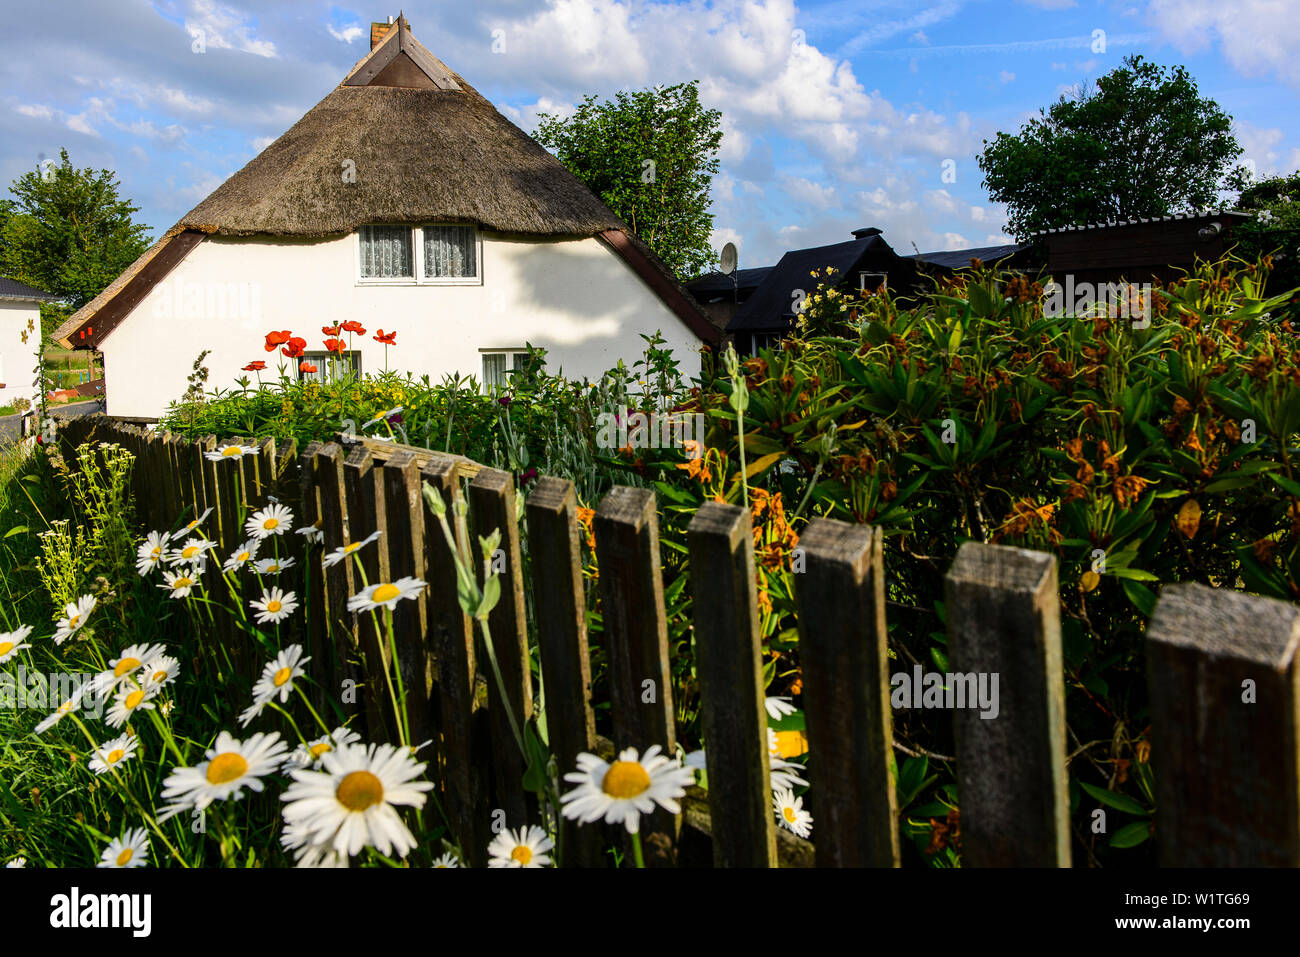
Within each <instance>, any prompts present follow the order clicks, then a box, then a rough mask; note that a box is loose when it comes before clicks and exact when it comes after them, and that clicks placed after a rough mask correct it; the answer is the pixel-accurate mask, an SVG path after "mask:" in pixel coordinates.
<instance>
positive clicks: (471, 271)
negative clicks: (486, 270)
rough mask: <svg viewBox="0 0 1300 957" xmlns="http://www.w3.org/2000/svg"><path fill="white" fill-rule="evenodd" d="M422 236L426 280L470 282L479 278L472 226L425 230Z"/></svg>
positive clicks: (428, 227) (434, 227)
mask: <svg viewBox="0 0 1300 957" xmlns="http://www.w3.org/2000/svg"><path fill="white" fill-rule="evenodd" d="M422 232H423V235H424V278H425V279H473V278H474V277H475V276H477V275H478V244H477V241H476V239H475V236H474V227H473V226H425V227H424V228H423V230H422Z"/></svg>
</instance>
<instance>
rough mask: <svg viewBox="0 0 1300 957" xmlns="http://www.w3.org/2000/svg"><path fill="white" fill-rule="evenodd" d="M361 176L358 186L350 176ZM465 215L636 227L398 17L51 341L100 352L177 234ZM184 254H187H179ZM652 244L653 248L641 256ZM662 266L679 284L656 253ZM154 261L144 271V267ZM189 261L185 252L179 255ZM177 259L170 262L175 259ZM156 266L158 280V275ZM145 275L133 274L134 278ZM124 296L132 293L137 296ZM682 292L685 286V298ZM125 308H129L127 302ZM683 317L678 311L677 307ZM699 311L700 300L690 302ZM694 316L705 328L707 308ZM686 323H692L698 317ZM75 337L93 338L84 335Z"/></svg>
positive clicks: (341, 230)
mask: <svg viewBox="0 0 1300 957" xmlns="http://www.w3.org/2000/svg"><path fill="white" fill-rule="evenodd" d="M350 170H355V177H354V178H353V181H348V179H349V177H348V176H345V172H348V171H350ZM433 221H436V222H464V223H472V224H475V225H477V226H479V227H481V228H483V229H487V230H491V231H496V232H502V233H509V234H515V235H525V236H550V237H557V238H559V237H589V236H596V235H599V234H601V233H604V232H606V231H608V230H618V231H621V232H624V233H627V234H629V235H630V233H631V230H630V229H629V228H628V227H627V226H626V225H625V224H624V223H623V222H622V221H621V220H620V219H619V218H618V217H617V216H615V215H614V213H613V212H612V211H611V210H610V209H609V208H608V207H607V206H605V204H604V203H602V202H601V201H600V199H599V198H598V197H596V196H595V194H593V193H592V192H591V190H589V189H588V188H587V187H586V185H584V184H583V183H582V182H581V181H580V180H578V178H577V177H575V176H574V175H573V174H572V173H570V172H569V171H568V170H567V169H565V168H564V166H563V164H561V163H560V161H559V160H557V159H556V158H555V157H554V156H552V155H551V154H550V153H548V152H547V151H546V150H545V149H544V148H543V147H542V146H541V145H540V144H539V143H537V142H536V141H535V140H533V139H532V138H531V137H529V136H528V135H527V134H526V133H524V131H523V130H521V129H519V128H518V127H517V126H515V125H514V124H513V123H511V122H510V121H509V120H508V119H506V118H505V117H504V116H502V115H501V113H500V112H498V111H497V109H496V108H495V107H494V106H492V104H491V103H489V102H488V101H487V100H486V99H485V98H484V97H483V96H482V95H480V94H479V92H478V91H477V90H475V89H474V88H473V87H472V86H470V85H469V84H468V83H467V82H465V80H464V79H463V78H462V77H460V76H459V75H457V74H456V73H454V72H452V71H451V70H450V69H448V68H447V67H446V65H445V64H443V63H442V62H441V61H440V60H438V59H437V58H436V57H434V56H433V55H432V54H431V53H429V51H428V50H426V49H425V48H424V47H423V46H421V45H420V44H419V43H418V41H416V40H415V39H414V38H413V37H412V36H411V34H410V27H409V26H408V25H407V24H406V22H405V20H404V19H399V20H398V23H397V24H396V25H395V26H394V28H393V29H392V30H391V32H390V35H389V36H388V37H387V38H385V39H384V40H383V41H382V42H381V43H380V44H379V45H377V46H376V47H375V48H374V49H373V50H372V51H371V52H370V53H369V54H368V55H367V56H366V57H364V58H362V60H360V61H359V62H358V63H357V65H356V66H355V67H353V69H352V71H351V72H350V73H349V74H348V76H347V77H346V78H344V80H343V82H342V83H340V84H339V85H338V86H337V87H336V88H335V89H334V90H333V92H331V93H330V94H329V95H328V96H326V97H325V99H323V100H321V101H320V102H319V103H318V104H316V106H314V107H312V109H311V110H310V111H308V112H307V114H306V115H305V116H304V117H303V118H302V119H300V120H299V121H298V122H297V123H295V124H294V125H293V126H292V127H290V128H289V130H288V131H287V132H285V133H284V135H282V136H281V137H280V138H279V139H277V140H276V141H275V142H273V143H272V144H271V145H270V146H268V147H266V149H264V150H263V151H262V152H261V153H259V154H258V155H257V156H256V157H254V158H253V159H252V160H251V161H250V162H249V163H248V164H247V165H246V166H245V167H244V168H243V169H241V170H239V171H238V172H237V173H235V174H234V175H233V176H231V177H230V178H229V179H228V180H226V181H225V182H224V183H222V184H221V185H220V186H219V187H217V189H216V190H215V191H214V192H213V193H212V194H211V195H210V196H208V197H207V198H206V199H205V200H203V202H201V203H199V205H197V206H195V207H194V209H192V210H190V212H188V213H186V214H185V215H184V216H183V217H181V219H180V221H179V222H178V223H176V225H175V226H173V227H172V228H171V229H169V230H168V231H167V232H166V233H165V234H164V236H163V237H162V239H160V240H159V242H158V243H157V244H156V245H155V246H154V247H152V248H151V249H150V250H149V251H148V252H146V253H145V254H144V255H143V256H141V257H140V259H139V260H137V261H136V262H135V263H133V264H132V265H131V266H130V267H129V268H128V269H127V270H126V272H124V273H123V274H122V275H121V276H120V277H118V279H117V280H115V281H114V283H113V284H112V285H110V286H109V287H108V288H107V289H105V290H104V292H103V293H101V294H100V295H99V296H97V297H96V298H95V299H94V300H93V301H91V302H89V303H87V304H86V305H85V306H84V307H82V308H81V309H80V310H78V311H77V313H76V314H75V315H73V316H72V317H71V318H70V319H69V320H68V321H67V322H66V323H64V325H63V326H61V327H60V328H59V330H58V331H57V332H56V333H55V338H56V339H57V340H59V341H61V342H63V343H64V344H65V345H68V346H73V347H75V346H78V345H80V346H93V345H97V344H98V341H99V340H100V339H101V338H102V336H103V335H104V334H106V333H107V332H108V331H109V329H111V328H112V326H114V325H116V323H117V322H118V321H120V319H121V318H122V316H121V315H117V314H116V313H117V312H119V311H120V312H122V313H123V314H124V313H125V312H129V308H122V309H116V310H109V312H110V315H109V319H110V320H111V322H102V321H101V322H96V323H93V325H94V326H98V327H99V328H98V329H95V334H94V335H93V336H92V335H90V334H89V333H88V330H87V328H83V327H88V326H89V325H90V324H91V320H93V319H94V318H95V317H96V315H97V314H99V313H100V311H101V310H103V309H104V307H105V306H108V305H110V304H112V303H114V300H115V299H117V298H118V297H119V295H120V294H124V287H127V286H128V285H130V286H132V287H133V289H134V287H138V286H142V285H145V284H148V285H152V282H153V281H157V279H160V278H161V274H159V273H160V272H161V270H164V269H167V270H169V269H170V268H171V267H172V266H174V265H175V263H176V262H179V261H180V260H179V258H177V257H175V256H171V257H167V259H166V260H165V259H163V256H162V252H163V250H164V249H166V248H167V246H168V245H169V244H172V243H174V242H175V241H176V240H177V239H181V238H183V237H187V236H189V237H191V239H190V244H191V246H192V245H193V244H194V240H195V239H197V238H201V236H202V235H203V234H208V235H211V234H216V235H222V236H286V237H288V236H293V237H304V238H313V237H314V238H326V237H332V236H342V235H346V234H348V233H350V232H352V231H353V230H355V229H357V228H358V227H359V226H363V225H367V224H382V223H394V224H396V223H411V224H416V223H423V222H433ZM185 251H186V252H188V249H186V250H185ZM644 251H647V252H648V250H644ZM649 255H650V259H651V262H652V263H653V265H654V268H655V269H656V270H658V271H659V272H662V273H663V274H664V275H665V277H667V278H668V279H669V280H670V282H671V283H672V284H673V285H675V286H676V288H677V289H678V290H680V289H681V287H680V284H678V283H677V281H676V279H675V277H672V275H671V273H670V271H669V270H667V268H666V267H665V266H664V265H663V264H662V262H660V261H659V260H658V258H657V257H655V256H654V254H653V253H650V254H649ZM155 258H157V259H158V260H159V261H158V262H155V263H154V265H153V266H152V267H151V268H150V269H149V270H148V271H146V272H144V273H143V274H142V270H145V269H146V267H148V266H149V264H150V262H151V261H153V260H155ZM181 258H183V254H182V257H181ZM171 259H175V262H171V264H170V265H167V262H168V260H171ZM155 274H159V275H155ZM137 275H139V280H138V281H137V282H135V283H132V280H133V279H135V278H136V277H137ZM131 292H132V290H126V291H125V296H126V298H127V299H130V298H135V297H134V295H132V294H131ZM683 298H687V299H688V298H689V297H685V294H684V293H683ZM118 305H119V306H123V307H125V306H128V305H129V303H126V302H121V303H118ZM673 308H674V311H677V312H679V314H681V307H680V305H673ZM690 308H691V309H692V310H694V311H695V312H696V313H698V309H695V307H694V305H693V303H692V305H691V307H690ZM698 318H699V319H700V320H701V321H704V322H706V323H707V320H704V319H703V314H702V313H700V314H699V316H698ZM683 320H684V321H687V322H688V324H690V325H691V326H692V327H695V326H696V323H695V321H694V317H691V316H686V315H683ZM81 333H87V334H85V335H82V334H81Z"/></svg>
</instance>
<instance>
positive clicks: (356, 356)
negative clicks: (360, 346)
mask: <svg viewBox="0 0 1300 957" xmlns="http://www.w3.org/2000/svg"><path fill="white" fill-rule="evenodd" d="M304 362H306V363H307V364H308V365H312V366H315V367H316V371H315V372H303V371H302V364H303V363H304ZM331 362H332V363H333V365H331V364H330V363H331ZM346 375H352V376H355V377H356V378H358V379H360V378H361V352H360V351H359V350H356V349H353V350H352V351H351V352H307V353H304V354H303V356H302V358H300V359H299V360H298V381H299V382H325V381H327V379H328V378H333V377H335V376H346Z"/></svg>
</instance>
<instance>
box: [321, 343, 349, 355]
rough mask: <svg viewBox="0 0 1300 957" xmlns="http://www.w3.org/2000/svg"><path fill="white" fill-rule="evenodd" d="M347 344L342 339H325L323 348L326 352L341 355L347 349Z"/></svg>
mask: <svg viewBox="0 0 1300 957" xmlns="http://www.w3.org/2000/svg"><path fill="white" fill-rule="evenodd" d="M347 348H348V344H347V343H346V342H344V341H343V340H342V339H326V340H325V349H326V351H327V352H337V353H339V354H340V355H342V354H343V353H344V352H346V351H347Z"/></svg>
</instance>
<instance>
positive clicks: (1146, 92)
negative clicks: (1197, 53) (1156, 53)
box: [979, 56, 1247, 239]
mask: <svg viewBox="0 0 1300 957" xmlns="http://www.w3.org/2000/svg"><path fill="white" fill-rule="evenodd" d="M1039 113H1040V115H1039V116H1038V117H1035V118H1034V119H1032V120H1030V121H1029V122H1028V123H1026V124H1025V125H1024V126H1023V127H1021V129H1020V132H1019V133H1017V134H1016V135H1014V136H1012V135H1011V134H1009V133H998V134H997V138H996V139H995V140H994V141H993V142H992V143H990V142H989V141H988V140H985V141H984V146H985V149H984V152H983V153H982V154H981V155H980V156H979V166H980V170H981V171H982V172H983V174H984V182H983V184H982V185H983V186H984V187H985V188H986V189H987V190H988V191H989V196H990V197H991V198H992V199H993V200H994V201H995V202H999V203H1005V204H1006V205H1007V212H1008V216H1009V220H1010V221H1009V222H1008V224H1007V228H1008V229H1010V230H1011V232H1013V233H1014V234H1015V235H1016V236H1017V237H1018V238H1021V239H1023V238H1025V237H1027V236H1029V235H1030V234H1032V233H1036V232H1039V231H1041V230H1045V229H1056V228H1059V227H1061V226H1082V225H1085V224H1087V223H1098V222H1105V221H1107V220H1112V219H1132V218H1138V217H1155V216H1168V215H1171V214H1172V213H1175V212H1187V211H1190V210H1193V209H1209V208H1214V207H1216V206H1218V205H1220V203H1219V193H1220V191H1222V190H1227V189H1231V190H1234V191H1235V190H1238V189H1240V188H1242V186H1244V185H1245V183H1246V182H1247V181H1246V179H1245V176H1246V173H1245V169H1244V167H1240V166H1237V167H1234V163H1235V161H1236V159H1237V157H1239V156H1240V155H1241V147H1240V145H1238V143H1237V140H1236V138H1235V137H1234V136H1233V135H1232V132H1231V126H1232V117H1231V116H1229V115H1228V114H1226V113H1224V112H1223V110H1221V109H1220V108H1219V105H1218V104H1217V103H1215V102H1214V101H1213V100H1210V99H1206V98H1203V97H1202V96H1201V95H1200V93H1199V92H1198V90H1197V87H1196V82H1195V81H1194V80H1193V79H1192V77H1191V75H1190V74H1189V73H1188V72H1187V70H1186V69H1185V68H1184V67H1182V66H1175V67H1173V68H1172V69H1170V68H1166V67H1161V66H1157V65H1156V64H1154V63H1151V62H1150V61H1148V60H1144V59H1143V58H1142V57H1141V56H1130V57H1127V58H1126V59H1125V60H1124V65H1123V66H1121V67H1118V68H1116V69H1114V70H1112V71H1111V72H1110V73H1108V74H1106V75H1105V76H1103V77H1101V79H1099V80H1098V81H1097V87H1096V90H1095V91H1088V90H1085V91H1084V92H1082V93H1081V94H1080V95H1079V96H1078V97H1076V98H1073V99H1071V98H1069V97H1067V96H1064V95H1063V96H1062V97H1061V98H1060V99H1059V100H1057V102H1056V103H1054V104H1053V105H1052V106H1051V107H1050V108H1049V109H1046V110H1040V111H1039Z"/></svg>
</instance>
